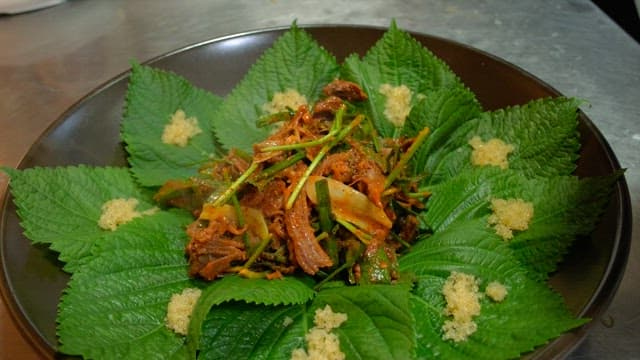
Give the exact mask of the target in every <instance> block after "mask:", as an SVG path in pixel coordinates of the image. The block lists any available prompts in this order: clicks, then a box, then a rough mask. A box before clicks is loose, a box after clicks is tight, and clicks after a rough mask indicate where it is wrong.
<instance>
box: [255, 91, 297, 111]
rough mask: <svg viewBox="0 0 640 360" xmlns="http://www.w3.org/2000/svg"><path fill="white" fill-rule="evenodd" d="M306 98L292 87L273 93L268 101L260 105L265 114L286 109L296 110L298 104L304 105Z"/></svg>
mask: <svg viewBox="0 0 640 360" xmlns="http://www.w3.org/2000/svg"><path fill="white" fill-rule="evenodd" d="M306 104H307V98H306V97H305V96H304V95H302V94H300V93H299V92H297V91H296V90H294V89H287V90H285V91H283V92H277V93H275V94H273V98H272V99H271V101H270V102H268V103H265V104H264V105H262V110H264V111H265V112H266V113H267V114H277V113H279V112H283V111H287V110H288V109H293V110H297V109H298V107H300V105H306Z"/></svg>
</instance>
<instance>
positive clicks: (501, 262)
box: [400, 219, 587, 359]
mask: <svg viewBox="0 0 640 360" xmlns="http://www.w3.org/2000/svg"><path fill="white" fill-rule="evenodd" d="M483 221H484V220H483V219H472V220H468V221H459V222H456V223H455V224H454V225H455V226H454V225H452V226H451V227H449V228H447V229H446V230H444V231H442V232H440V233H437V234H434V235H433V236H431V237H429V238H428V239H426V240H424V241H421V242H419V243H418V244H416V245H415V246H414V248H413V249H412V251H411V252H410V253H408V254H407V255H405V256H403V257H402V258H401V259H400V269H401V270H403V271H408V272H412V273H414V274H415V276H416V277H417V284H416V287H415V289H414V291H413V292H414V296H413V297H412V298H411V305H412V311H413V315H414V318H415V319H416V331H417V333H418V334H421V336H420V337H419V338H418V346H417V355H418V357H419V358H434V357H440V358H448V359H503V358H504V359H506V358H515V357H519V356H520V354H522V353H526V352H529V351H531V350H533V349H534V348H535V347H536V346H540V345H543V344H545V343H546V342H547V341H548V340H550V339H552V338H554V337H557V336H559V335H560V334H562V333H563V332H565V331H568V330H571V329H573V328H575V327H578V326H580V325H582V324H584V323H585V322H586V321H587V320H585V319H576V318H575V317H574V316H573V315H572V314H570V313H569V312H568V311H567V310H566V307H565V305H564V303H563V302H562V298H561V297H560V296H559V295H558V294H556V293H555V292H553V291H551V290H550V289H549V288H548V287H547V285H546V284H543V283H540V282H538V281H536V280H533V279H531V278H529V277H528V275H527V271H526V270H525V269H524V268H522V266H521V265H520V264H519V263H518V261H517V260H516V259H515V257H514V255H513V253H512V251H511V250H510V249H509V248H508V246H507V244H505V243H504V242H503V241H502V240H501V239H500V238H498V237H497V236H496V235H495V234H493V233H492V231H491V229H488V228H487V227H486V226H484V223H483ZM453 271H458V272H463V273H466V274H471V275H474V276H475V277H476V278H477V279H479V281H480V290H481V291H484V288H485V287H486V285H487V284H488V283H489V282H492V281H497V282H499V283H501V284H503V285H505V286H506V287H507V289H508V294H507V296H506V298H505V299H504V300H503V301H502V302H494V301H492V300H490V299H489V298H487V297H482V298H481V300H480V302H481V307H482V309H481V312H480V315H479V316H477V317H475V318H474V321H475V323H476V324H477V327H478V330H477V331H476V332H475V333H473V334H472V335H471V336H470V337H469V338H468V339H467V340H466V341H462V342H453V341H451V340H443V338H442V336H443V332H442V330H441V328H442V325H443V324H444V321H445V320H446V319H447V317H446V316H445V315H444V313H443V310H444V307H445V300H444V297H443V295H442V287H443V285H444V283H445V281H446V279H447V277H448V276H449V275H450V274H451V272H453ZM523 314H535V316H527V317H526V320H524V321H523Z"/></svg>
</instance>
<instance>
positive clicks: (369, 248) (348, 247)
mask: <svg viewBox="0 0 640 360" xmlns="http://www.w3.org/2000/svg"><path fill="white" fill-rule="evenodd" d="M323 92H324V97H323V98H322V99H321V100H319V101H318V102H317V103H315V104H313V106H307V105H302V106H300V107H299V108H298V109H295V110H294V109H290V111H286V112H284V113H278V114H273V115H269V116H267V117H265V118H264V119H261V121H260V123H262V124H270V126H273V125H271V124H274V123H276V124H277V125H276V126H279V127H277V130H275V131H274V132H272V135H271V136H269V137H268V138H267V139H265V140H264V141H262V142H260V143H257V144H255V145H254V149H253V150H254V154H253V155H252V156H250V155H247V154H244V153H242V152H240V151H237V150H232V151H230V152H229V153H228V154H227V156H226V157H225V158H223V159H220V160H217V161H215V162H212V163H210V164H206V165H205V166H203V167H202V169H201V171H200V173H199V175H198V176H196V177H193V178H191V179H188V180H176V181H169V182H167V183H166V184H165V185H164V186H163V187H162V188H161V189H160V190H159V191H158V193H157V194H156V197H155V198H156V200H157V201H158V202H159V203H161V204H163V205H165V206H173V207H178V208H183V209H186V210H189V211H190V212H191V213H192V214H193V215H194V217H195V218H196V219H195V221H194V222H193V223H192V224H191V225H190V226H189V227H188V229H187V234H188V235H189V237H190V241H189V243H188V245H187V246H186V254H187V256H188V258H189V271H190V274H191V275H192V276H198V277H201V278H203V279H206V280H214V279H215V278H217V277H219V276H222V275H224V274H226V273H238V274H240V275H242V276H247V277H266V278H277V277H281V276H283V275H287V274H292V273H294V272H296V271H299V270H302V271H303V272H304V273H306V274H309V275H313V276H317V277H320V278H325V279H332V278H335V277H336V276H344V278H345V279H347V280H348V281H349V282H350V283H381V282H387V283H388V282H392V281H395V280H397V279H398V276H399V275H398V272H397V266H396V263H397V262H396V254H397V253H398V252H399V251H402V249H403V248H404V247H406V246H408V245H409V244H410V243H411V241H413V239H414V238H415V236H416V233H417V231H418V220H417V218H416V216H415V215H413V214H414V210H415V208H419V207H421V206H422V199H421V198H420V196H416V194H417V193H416V191H417V189H416V187H417V185H416V180H415V179H408V178H406V177H404V176H402V175H401V176H397V177H396V178H394V179H389V174H390V173H391V172H392V171H393V172H394V173H398V171H397V170H400V172H399V173H401V174H402V171H401V170H402V169H397V167H398V166H402V164H403V162H402V161H401V159H402V156H403V155H405V154H406V153H407V149H408V148H409V147H410V146H411V145H412V144H413V142H414V139H413V138H412V139H403V138H398V139H385V138H380V137H378V135H377V134H376V133H375V131H374V130H373V126H372V125H371V123H370V122H368V120H367V119H366V118H365V117H364V116H363V115H361V113H362V111H359V110H358V106H359V102H361V101H363V100H365V99H367V95H366V94H365V93H364V92H363V91H362V89H361V88H360V87H359V86H358V85H357V84H354V83H351V82H348V81H344V80H334V81H333V82H331V83H330V84H328V85H327V86H326V87H325V88H324V91H323ZM418 195H420V194H418Z"/></svg>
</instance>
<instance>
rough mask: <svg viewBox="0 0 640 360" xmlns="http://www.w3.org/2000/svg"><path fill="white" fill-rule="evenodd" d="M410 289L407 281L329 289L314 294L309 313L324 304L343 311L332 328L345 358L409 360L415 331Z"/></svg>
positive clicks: (336, 311) (413, 348)
mask: <svg viewBox="0 0 640 360" xmlns="http://www.w3.org/2000/svg"><path fill="white" fill-rule="evenodd" d="M410 289H411V288H410V286H409V285H407V284H397V285H363V286H348V287H339V288H329V289H326V290H323V291H321V292H319V293H318V296H316V299H315V300H314V302H313V305H312V306H311V311H310V314H309V316H310V318H313V314H314V312H315V309H317V308H324V306H325V305H330V306H331V309H332V311H333V312H335V313H345V314H347V316H348V319H347V321H345V322H344V323H343V324H342V325H341V326H340V327H339V328H337V329H335V330H334V332H335V333H337V334H338V336H339V338H340V349H341V351H342V352H343V353H345V355H346V358H347V359H412V358H414V357H415V341H416V340H415V339H416V333H415V329H414V319H413V316H412V314H411V309H410V306H409V291H410Z"/></svg>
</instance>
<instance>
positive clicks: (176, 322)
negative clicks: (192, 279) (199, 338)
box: [165, 288, 202, 335]
mask: <svg viewBox="0 0 640 360" xmlns="http://www.w3.org/2000/svg"><path fill="white" fill-rule="evenodd" d="M201 294H202V290H200V289H196V288H186V289H184V290H182V292H181V293H179V294H173V295H171V300H169V305H167V316H166V318H165V324H166V326H167V327H168V328H169V329H171V330H173V331H174V332H175V333H177V334H181V335H187V332H188V329H189V321H191V313H192V312H193V308H194V307H195V306H196V303H197V302H198V299H199V298H200V295H201Z"/></svg>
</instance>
